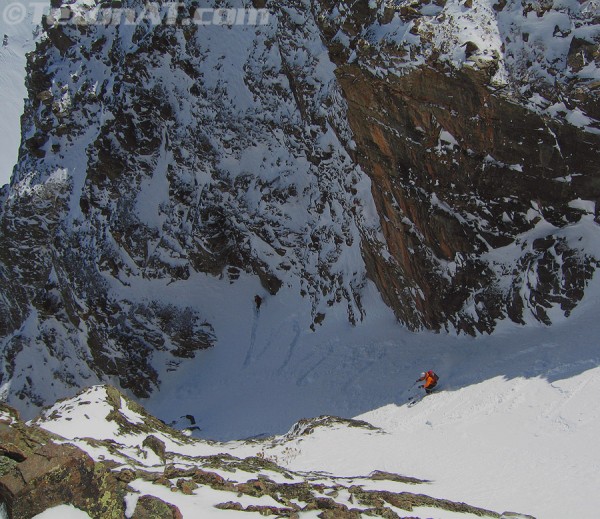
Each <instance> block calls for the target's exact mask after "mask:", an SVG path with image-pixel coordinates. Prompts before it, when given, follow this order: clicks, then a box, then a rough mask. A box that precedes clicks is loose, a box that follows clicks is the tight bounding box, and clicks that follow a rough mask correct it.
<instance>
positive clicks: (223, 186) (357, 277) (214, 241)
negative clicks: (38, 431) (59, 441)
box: [0, 0, 600, 405]
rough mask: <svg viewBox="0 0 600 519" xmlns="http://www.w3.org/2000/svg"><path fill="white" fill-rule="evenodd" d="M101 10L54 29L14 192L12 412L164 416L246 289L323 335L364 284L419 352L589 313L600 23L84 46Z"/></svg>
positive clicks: (267, 33) (152, 35)
mask: <svg viewBox="0 0 600 519" xmlns="http://www.w3.org/2000/svg"><path fill="white" fill-rule="evenodd" d="M53 4H57V2H54V3H53ZM92 4H93V3H90V2H83V1H70V2H65V7H64V9H63V10H61V11H60V12H58V14H57V13H56V12H55V13H54V14H55V19H52V18H48V19H47V20H46V23H45V29H46V37H45V38H44V39H43V40H42V41H41V42H40V44H39V46H38V49H37V51H36V52H35V53H34V54H32V55H31V57H30V60H29V70H28V89H29V92H30V98H29V101H28V103H27V106H26V111H25V114H24V117H23V143H22V147H21V155H20V161H19V164H18V166H17V168H16V169H15V173H14V177H13V180H12V182H11V186H10V188H8V189H6V190H4V191H3V193H2V214H1V219H0V225H1V232H0V245H1V246H0V272H1V274H2V280H3V283H2V286H1V287H0V291H1V294H2V297H1V298H0V335H2V337H3V339H2V341H3V342H2V351H3V355H2V359H3V367H2V372H1V377H2V378H1V380H0V381H1V383H2V384H3V388H4V389H3V391H4V392H8V391H10V394H11V398H12V399H14V400H15V402H18V400H19V399H21V400H23V399H27V401H28V402H29V404H33V405H42V404H43V402H44V400H45V399H47V398H53V397H57V396H62V395H63V394H65V392H68V391H69V390H70V389H69V388H72V387H76V386H77V385H81V384H90V383H94V382H96V381H98V380H105V379H110V380H113V381H115V383H118V384H119V385H120V386H121V387H122V388H126V389H129V390H131V391H132V392H133V393H134V394H136V395H137V396H140V397H143V396H147V395H148V394H149V393H150V392H151V391H152V389H153V388H154V387H156V386H157V385H158V384H159V383H160V377H159V373H158V371H157V368H156V366H168V369H176V368H177V366H178V365H179V364H180V362H181V360H180V359H181V358H185V357H190V356H193V355H194V354H195V352H196V351H197V350H199V349H203V348H207V347H210V346H211V345H213V344H214V343H215V341H216V340H218V337H217V336H216V333H215V330H214V327H213V326H212V324H211V323H210V322H209V319H208V318H207V316H206V312H204V311H203V310H202V309H203V308H206V307H209V306H210V305H211V303H210V301H211V300H212V298H213V296H214V292H215V291H224V293H227V290H229V289H228V288H227V287H229V286H230V285H231V284H233V285H235V284H236V283H239V282H241V281H242V280H244V279H246V278H249V277H256V278H258V279H259V280H260V282H261V284H262V287H263V288H262V290H263V292H264V294H271V295H273V296H275V297H276V295H277V294H279V293H280V291H292V292H294V293H296V294H297V295H298V297H299V298H304V299H308V300H309V301H310V313H311V315H310V321H312V326H313V329H316V326H317V325H318V324H319V323H320V322H322V321H323V319H325V318H326V315H327V313H328V312H329V311H331V309H332V308H338V307H341V308H343V309H344V312H345V314H346V315H347V318H348V319H349V320H350V321H351V322H353V323H358V322H359V321H360V320H361V318H362V317H363V315H364V313H365V312H366V311H368V309H366V308H365V307H364V305H363V304H362V300H361V295H362V293H363V289H364V287H365V286H366V284H367V279H368V278H371V279H372V280H373V281H374V282H375V284H376V285H377V287H378V288H379V290H380V292H381V294H382V296H383V298H384V300H385V301H386V302H387V303H388V304H389V305H390V306H391V307H392V308H393V309H394V311H395V313H396V315H397V316H398V318H399V320H400V321H401V322H402V323H404V324H406V325H407V326H409V327H411V328H413V329H419V328H424V327H425V328H431V329H436V330H438V329H442V328H454V329H456V330H464V331H467V332H469V333H475V332H476V331H491V330H492V329H493V328H494V326H495V323H496V321H497V320H498V319H503V318H510V319H512V320H514V321H517V322H525V321H526V320H527V319H528V318H530V316H533V317H534V318H536V319H538V320H541V321H543V322H548V323H549V322H550V321H551V315H552V313H553V312H555V311H559V312H561V313H566V314H568V313H569V311H570V310H572V308H573V307H574V306H575V305H576V303H577V302H578V301H579V300H580V299H581V297H582V296H583V292H584V288H585V285H586V281H587V280H589V279H590V278H591V276H592V275H593V272H594V269H595V267H596V261H597V260H596V259H595V258H594V257H592V255H591V252H590V250H588V248H587V247H586V243H585V239H584V238H585V236H586V229H587V228H588V227H589V226H593V225H595V219H596V205H595V204H596V201H597V200H598V198H599V196H600V180H599V176H600V170H599V168H598V166H597V164H598V158H599V156H598V155H599V154H600V151H599V150H600V146H599V144H600V127H599V126H598V123H597V118H598V117H600V113H599V103H598V59H599V58H598V38H599V34H600V29H599V20H598V19H597V11H596V10H595V9H594V7H593V6H594V5H595V4H594V0H589V1H587V2H583V3H582V4H579V3H576V2H573V3H572V4H571V3H568V5H567V6H565V7H560V8H553V7H551V6H550V5H546V4H539V3H530V2H526V3H524V5H521V3H516V2H507V3H499V4H497V5H491V4H490V3H489V2H476V1H475V0H474V1H473V2H471V1H470V0H467V2H465V3H464V4H459V3H458V2H447V3H443V2H438V3H429V4H425V3H418V2H373V1H370V2H367V1H359V2H354V3H352V5H350V4H347V3H345V2H330V1H325V0H323V1H322V2H320V3H311V2H307V1H303V0H297V1H294V2H276V1H273V2H267V3H266V4H264V5H263V3H262V2H254V4H255V5H256V6H257V7H265V6H266V8H268V9H269V14H270V18H269V22H268V23H266V24H258V25H251V24H242V25H235V26H223V25H212V26H204V25H202V26H200V25H197V24H194V23H185V20H189V19H190V17H191V16H193V13H194V8H195V7H194V6H193V5H189V6H187V7H185V8H183V9H181V10H180V11H179V13H178V17H179V18H178V19H177V21H176V23H174V24H170V25H169V24H166V23H158V22H160V21H161V16H163V17H164V16H166V14H165V12H161V11H160V8H159V13H160V14H159V15H157V16H158V19H157V18H156V17H153V16H154V15H151V14H152V13H149V12H147V11H145V9H146V8H145V6H144V4H143V3H142V2H140V1H138V0H130V1H128V2H123V3H121V4H122V5H123V6H124V7H127V8H129V9H132V11H131V13H133V14H134V15H135V16H134V18H135V17H137V19H136V23H130V24H125V23H122V24H112V23H104V24H103V23H97V22H94V23H90V21H89V20H90V13H91V12H92V7H93V5H92ZM106 5H107V4H106V3H100V2H98V3H97V5H96V6H103V7H106ZM235 7H236V8H237V7H239V8H242V7H243V8H248V7H251V5H250V4H249V3H243V2H240V3H239V4H238V3H236V4H235ZM58 16H60V17H62V20H63V23H57V22H58V20H57V17H58ZM86 20H87V21H86ZM157 20H158V22H157ZM163 21H164V18H163ZM549 24H555V25H556V30H554V28H553V31H551V32H553V34H552V35H551V36H548V35H547V34H546V32H545V31H546V29H547V27H548V25H549ZM210 280H214V282H213V281H210ZM173 286H174V287H177V290H178V291H179V292H178V293H179V297H175V298H173V297H171V298H168V297H165V291H166V289H167V287H173ZM190 294H191V295H190ZM219 301H221V300H219ZM213 304H214V305H217V306H218V305H219V304H220V305H221V306H220V307H219V308H220V309H221V311H227V308H228V304H227V301H226V298H225V301H224V302H223V301H221V302H220V303H219V302H217V300H215V302H214V303H213ZM31 366H44V369H43V371H41V372H40V373H36V375H35V377H33V378H32V376H31ZM34 379H35V380H34ZM29 404H28V405H29Z"/></svg>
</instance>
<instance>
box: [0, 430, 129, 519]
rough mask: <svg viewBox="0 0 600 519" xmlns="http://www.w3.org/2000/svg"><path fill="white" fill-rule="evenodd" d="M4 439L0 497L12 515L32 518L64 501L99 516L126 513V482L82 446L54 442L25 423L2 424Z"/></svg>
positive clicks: (0, 436) (1, 437) (116, 518)
mask: <svg viewBox="0 0 600 519" xmlns="http://www.w3.org/2000/svg"><path fill="white" fill-rule="evenodd" d="M0 441H1V443H2V445H4V446H5V448H4V450H3V454H1V455H0V461H2V460H4V462H3V463H0V466H1V467H2V469H1V470H0V498H1V499H2V501H3V502H4V503H5V505H6V508H7V513H8V514H9V517H10V518H11V519H29V518H31V517H33V516H34V515H36V514H39V513H41V512H43V511H44V510H46V509H48V508H52V507H54V506H57V505H60V504H72V505H74V506H76V507H77V508H79V509H81V510H83V511H85V512H87V513H88V514H89V515H90V516H91V517H92V518H94V519H100V518H104V519H110V518H114V519H120V518H122V517H123V514H124V512H125V505H124V496H125V485H124V484H123V483H121V482H120V481H118V480H117V479H116V478H115V477H114V476H113V474H112V473H111V472H110V471H109V470H108V469H107V468H105V467H104V466H103V465H102V464H101V463H98V462H95V461H94V460H93V459H92V458H91V457H90V456H89V455H88V454H86V453H85V452H83V451H82V450H81V449H79V448H77V447H75V446H73V445H68V444H58V443H55V442H54V441H53V440H52V436H51V435H50V434H49V433H46V432H45V431H43V430H41V429H39V428H37V427H34V426H26V425H25V424H24V423H22V422H15V423H13V424H10V425H7V424H1V423H0ZM6 460H10V462H9V463H6Z"/></svg>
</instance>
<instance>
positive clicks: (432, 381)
mask: <svg viewBox="0 0 600 519" xmlns="http://www.w3.org/2000/svg"><path fill="white" fill-rule="evenodd" d="M439 378H440V377H438V376H437V375H436V374H435V373H434V372H433V370H431V369H430V370H429V371H425V372H423V373H421V378H418V379H417V380H416V381H415V382H423V381H424V382H425V384H422V385H420V386H419V387H422V388H424V389H425V393H427V394H429V393H431V392H432V391H433V388H434V387H435V386H436V385H437V382H438V380H439Z"/></svg>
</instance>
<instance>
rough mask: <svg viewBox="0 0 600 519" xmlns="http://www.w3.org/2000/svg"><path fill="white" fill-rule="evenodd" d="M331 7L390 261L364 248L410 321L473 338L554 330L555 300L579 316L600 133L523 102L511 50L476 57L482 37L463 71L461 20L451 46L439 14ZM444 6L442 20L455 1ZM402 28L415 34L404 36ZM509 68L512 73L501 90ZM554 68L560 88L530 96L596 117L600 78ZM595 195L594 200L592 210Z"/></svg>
mask: <svg viewBox="0 0 600 519" xmlns="http://www.w3.org/2000/svg"><path fill="white" fill-rule="evenodd" d="M321 4H322V5H323V8H324V9H323V11H322V12H321V13H320V16H319V20H320V21H321V24H322V30H323V33H324V34H325V36H326V37H327V42H328V46H329V49H330V54H331V56H332V59H333V60H334V61H335V63H336V64H337V69H336V76H337V78H338V80H339V83H340V86H341V88H342V90H343V92H344V96H345V98H346V100H347V102H348V120H349V123H350V126H351V128H352V131H353V135H354V138H355V142H356V147H355V149H354V150H353V157H354V158H355V160H356V161H357V162H358V163H359V164H360V165H361V167H362V168H363V169H364V171H366V172H367V173H368V174H369V176H370V177H371V179H372V192H373V198H374V200H375V203H376V205H377V209H378V213H379V216H380V221H381V226H382V229H383V233H384V236H385V241H386V244H387V247H388V250H389V252H390V255H391V257H386V255H384V254H381V249H380V245H379V244H378V243H370V242H369V241H368V240H365V242H364V243H363V252H364V256H365V259H366V262H367V268H368V270H369V273H370V276H371V278H372V279H374V280H375V282H376V283H377V285H378V287H379V289H380V291H381V293H382V295H383V296H384V298H385V300H386V301H387V302H388V304H389V305H390V306H392V308H394V311H395V312H396V314H397V316H398V317H399V319H400V320H401V321H403V322H405V323H407V324H408V325H409V326H411V327H413V328H420V327H426V328H433V329H440V328H447V327H448V326H451V327H454V328H455V329H457V330H463V331H466V332H468V333H473V332H475V331H479V332H482V331H486V332H489V331H491V330H492V329H493V328H494V326H495V323H496V322H497V320H498V319H504V318H507V317H508V318H510V319H512V320H513V321H516V322H524V319H525V318H526V315H528V314H533V316H534V317H535V318H537V319H538V320H540V321H542V322H546V323H548V324H549V323H550V319H549V317H548V315H547V311H548V309H550V308H552V307H554V306H556V307H559V308H560V309H561V310H562V311H563V312H564V313H565V314H567V315H568V314H569V312H570V311H571V310H572V309H573V307H574V306H575V305H576V304H577V302H578V301H579V300H580V299H581V297H582V296H583V293H584V288H585V286H586V283H587V281H588V280H589V279H590V278H591V276H592V275H593V272H594V270H595V268H596V266H597V259H596V258H593V257H591V256H590V255H589V254H587V253H586V251H585V249H584V247H581V246H579V245H578V244H577V240H578V239H579V238H581V236H582V235H581V234H579V233H584V232H585V231H584V230H583V229H581V230H577V229H575V230H573V229H571V231H572V232H573V233H574V236H571V239H570V240H569V239H567V238H566V237H565V235H566V234H567V233H566V232H565V229H566V228H568V227H573V226H574V224H576V223H577V222H580V221H581V220H582V219H585V218H587V216H586V215H587V214H588V213H590V214H591V215H592V217H593V218H595V219H597V215H598V212H597V208H598V205H597V202H598V201H599V200H600V168H599V167H598V164H599V163H600V162H599V160H600V135H599V134H600V132H599V131H598V128H599V126H598V125H597V124H596V126H595V127H593V128H580V127H577V126H574V125H573V124H569V123H568V122H567V121H565V120H564V119H563V120H561V119H560V117H551V116H549V115H548V114H544V113H541V112H540V110H539V109H538V110H533V109H532V107H531V106H528V105H527V102H526V101H525V99H524V97H523V95H522V94H519V92H523V90H522V89H521V90H520V88H521V85H522V84H523V83H524V82H525V81H526V80H525V78H524V77H522V75H521V74H522V70H521V67H520V64H518V63H515V62H512V61H510V56H509V54H508V51H507V55H506V56H502V59H501V56H500V54H498V53H496V54H494V53H493V52H491V51H490V53H489V54H486V55H483V54H482V55H481V58H482V59H481V60H479V61H477V60H475V61H473V60H474V55H476V54H478V52H479V51H478V48H476V47H477V46H476V45H475V44H473V42H470V41H467V42H466V44H465V47H466V55H465V56H464V57H463V58H462V59H463V62H462V63H458V64H457V63H456V59H457V58H456V56H454V57H453V58H452V57H451V56H450V54H451V52H450V51H451V50H452V49H450V50H448V46H451V45H457V46H458V45H459V44H460V36H461V35H460V33H459V34H454V33H453V31H455V30H458V31H459V30H460V27H458V23H457V22H455V21H453V20H452V19H450V20H447V21H446V22H444V23H447V24H449V25H448V29H447V30H448V34H447V40H444V41H441V40H439V39H436V38H434V35H433V33H432V32H429V31H430V29H431V30H434V28H432V27H431V26H430V25H429V23H430V20H431V19H432V18H433V19H434V20H435V19H436V18H435V16H434V17H431V16H430V14H426V12H427V13H430V12H431V9H429V10H428V11H425V10H424V11H423V12H421V11H420V9H421V5H420V4H419V3H418V2H417V3H414V4H413V7H414V9H413V7H411V8H410V9H409V10H408V11H407V10H406V8H405V7H399V6H396V5H395V4H396V3H394V2H387V3H385V4H386V7H385V8H383V7H378V6H375V5H373V4H372V3H370V2H366V1H363V2H356V3H355V4H354V5H353V6H352V8H350V7H349V6H347V5H346V4H345V2H321ZM399 5H400V6H404V5H406V3H399ZM441 5H443V4H441ZM478 9H479V13H478V15H479V16H480V17H481V19H482V20H489V25H490V27H493V26H494V24H498V23H499V22H498V21H497V17H499V16H501V15H493V14H492V12H491V11H490V12H486V11H485V7H484V6H479V7H478ZM507 9H508V8H507ZM411 13H412V14H411ZM437 13H438V15H439V17H440V20H441V17H442V16H443V13H444V10H443V8H442V7H440V8H439V9H438V10H437ZM449 16H452V15H449ZM465 16H466V15H465ZM473 16H477V14H474V15H473ZM475 19H477V18H475ZM515 19H516V20H518V18H515ZM454 23H457V26H454V25H453V24H454ZM582 23H584V22H582ZM587 23H596V22H593V20H592V21H590V19H589V18H588V19H587ZM403 30H404V31H409V30H410V32H411V33H414V34H413V37H407V36H404V37H401V34H402V32H401V31H403ZM435 30H437V29H435ZM485 30H486V29H482V31H485ZM490 30H493V29H490ZM381 34H384V35H385V36H384V37H381V36H379V35H381ZM405 34H406V33H405ZM399 35H400V36H399ZM500 37H504V38H506V39H507V40H508V41H510V37H509V36H508V35H506V34H500ZM511 37H512V36H511ZM507 46H508V43H507ZM575 48H580V49H581V52H580V53H579V54H577V51H575V50H574V49H575ZM598 48H599V45H598V41H596V42H595V43H590V42H586V43H585V45H584V44H583V43H581V42H577V40H576V39H574V40H573V42H572V43H571V49H570V50H569V51H568V54H569V55H570V56H575V55H578V56H579V57H580V59H584V60H587V61H586V63H588V62H589V61H590V60H592V61H593V57H592V56H595V55H597V49H598ZM455 50H456V48H455ZM444 51H446V52H447V53H448V55H446V56H444V55H443V54H444ZM486 52H487V51H486ZM594 53H596V54H594ZM565 54H566V52H565ZM565 58H566V56H565ZM544 59H545V58H544V57H543V56H539V60H540V63H541V66H543V60H544ZM578 59H579V58H578ZM453 60H454V61H453ZM574 60H575V58H573V59H572V60H571V61H570V63H571V65H570V66H571V67H572V66H574V65H575V61H574ZM567 61H568V62H569V60H568V59H567ZM518 65H519V66H518ZM500 68H503V69H505V70H506V74H508V80H505V81H504V83H503V84H502V85H500V84H499V81H500V80H499V78H498V71H499V69H500ZM542 70H545V69H542ZM551 73H552V71H550V72H549V74H551ZM553 73H554V76H551V77H552V81H553V82H555V83H556V84H554V85H553V84H550V83H549V81H550V80H548V81H547V82H546V81H544V80H543V78H542V77H540V78H539V80H538V81H537V82H536V83H534V84H528V89H529V90H528V92H529V95H531V96H533V94H532V92H537V93H536V95H538V96H539V97H540V98H541V96H542V94H543V95H545V96H546V100H545V102H546V103H547V104H551V103H552V101H558V100H565V103H567V104H568V105H569V107H570V110H571V111H572V110H575V111H576V110H577V109H578V108H577V107H582V108H583V107H585V109H587V110H588V113H589V114H590V115H593V113H594V111H593V109H591V108H590V107H591V106H593V105H595V104H597V102H598V99H599V98H600V95H599V92H598V90H597V89H596V88H595V87H594V85H593V84H590V82H589V80H588V81H587V82H586V81H585V79H578V78H573V77H572V78H571V79H570V83H569V84H565V88H564V89H563V88H561V87H557V86H556V85H560V81H561V80H563V81H564V77H565V76H566V75H567V73H568V70H565V71H564V72H563V73H564V75H563V76H561V75H560V74H558V73H557V72H556V71H554V72H553ZM557 88H558V90H557ZM567 98H569V99H570V101H568V102H567V101H566V99H567ZM561 106H563V108H564V105H561ZM564 110H565V112H564V113H563V115H565V116H566V115H567V111H569V110H567V109H566V108H564ZM571 113H572V112H571ZM581 200H588V201H590V203H589V207H590V209H589V210H586V208H584V207H583V206H582V205H580V204H578V203H577V202H578V201H581ZM494 251H498V254H494ZM503 256H504V257H503Z"/></svg>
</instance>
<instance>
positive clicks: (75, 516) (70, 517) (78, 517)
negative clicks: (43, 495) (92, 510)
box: [33, 505, 90, 519]
mask: <svg viewBox="0 0 600 519" xmlns="http://www.w3.org/2000/svg"><path fill="white" fill-rule="evenodd" d="M89 517H90V516H89V515H88V514H86V513H85V512H82V511H81V510H79V509H78V508H75V507H74V506H71V505H59V506H55V507H52V508H48V510H46V511H44V512H42V513H41V514H37V515H36V516H34V517H33V519H89Z"/></svg>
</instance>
